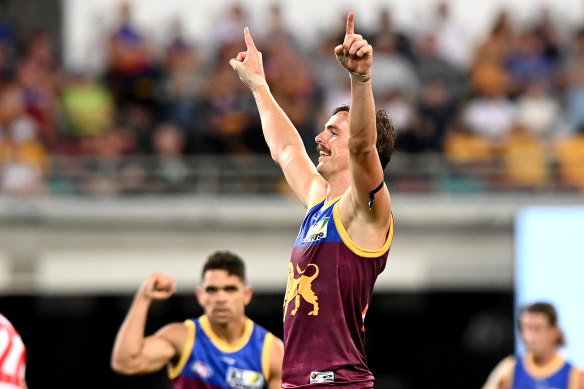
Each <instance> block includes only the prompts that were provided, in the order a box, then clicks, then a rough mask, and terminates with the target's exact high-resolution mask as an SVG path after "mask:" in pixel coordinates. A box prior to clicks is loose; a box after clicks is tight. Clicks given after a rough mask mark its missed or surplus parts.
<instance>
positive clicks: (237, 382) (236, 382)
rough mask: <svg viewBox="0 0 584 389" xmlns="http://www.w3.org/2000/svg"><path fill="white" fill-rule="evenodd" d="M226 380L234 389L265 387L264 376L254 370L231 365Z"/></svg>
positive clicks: (258, 388) (259, 388)
mask: <svg viewBox="0 0 584 389" xmlns="http://www.w3.org/2000/svg"><path fill="white" fill-rule="evenodd" d="M225 382H227V385H229V387H230V388H233V389H261V388H263V387H264V376H263V375H262V374H261V373H260V372H257V371H254V370H244V369H237V368H235V367H230V368H229V369H228V370H227V376H226V377H225Z"/></svg>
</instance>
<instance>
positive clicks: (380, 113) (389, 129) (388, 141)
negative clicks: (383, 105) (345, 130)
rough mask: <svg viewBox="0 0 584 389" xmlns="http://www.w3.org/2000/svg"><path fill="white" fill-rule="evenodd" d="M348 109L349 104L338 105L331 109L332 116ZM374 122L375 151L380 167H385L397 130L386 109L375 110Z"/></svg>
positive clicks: (391, 151)
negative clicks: (375, 135) (375, 132)
mask: <svg viewBox="0 0 584 389" xmlns="http://www.w3.org/2000/svg"><path fill="white" fill-rule="evenodd" d="M349 110H350V106H349V105H340V106H338V107H337V108H335V109H334V110H333V116H334V115H336V114H337V113H339V112H349ZM375 124H376V126H377V144H376V147H377V153H378V154H379V160H380V161H381V168H382V169H385V167H386V166H387V164H388V163H389V161H390V160H391V155H392V154H393V149H394V148H395V139H396V138H397V132H396V131H395V128H394V127H393V124H392V123H391V119H390V118H389V115H388V114H387V111H385V110H383V109H378V110H376V111H375Z"/></svg>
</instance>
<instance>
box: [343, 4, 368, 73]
mask: <svg viewBox="0 0 584 389" xmlns="http://www.w3.org/2000/svg"><path fill="white" fill-rule="evenodd" d="M335 54H336V56H337V59H338V60H339V62H340V63H341V64H342V65H343V66H344V67H345V69H347V70H348V71H350V72H353V73H356V74H358V75H364V76H365V75H369V74H370V73H371V63H372V61H373V47H372V46H371V45H370V44H369V43H368V42H367V41H366V40H365V39H363V36H362V35H359V34H355V14H354V13H353V12H350V13H349V16H348V17H347V30H346V32H345V40H344V41H343V44H341V45H338V46H337V47H335Z"/></svg>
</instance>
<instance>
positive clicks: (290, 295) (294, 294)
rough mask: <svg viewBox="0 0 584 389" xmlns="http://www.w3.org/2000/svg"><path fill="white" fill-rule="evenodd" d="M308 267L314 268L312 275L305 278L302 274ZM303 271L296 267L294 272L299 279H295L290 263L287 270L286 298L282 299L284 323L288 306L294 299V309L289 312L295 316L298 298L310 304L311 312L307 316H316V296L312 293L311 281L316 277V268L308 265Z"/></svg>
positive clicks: (298, 303) (298, 305)
mask: <svg viewBox="0 0 584 389" xmlns="http://www.w3.org/2000/svg"><path fill="white" fill-rule="evenodd" d="M309 266H313V267H314V268H315V271H314V274H313V275H311V276H305V275H304V272H305V271H306V269H308V267H309ZM306 269H304V270H300V267H299V266H298V265H296V271H297V272H298V274H299V275H300V277H298V278H296V277H295V276H294V265H292V262H290V267H289V270H288V283H287V284H286V297H285V298H284V321H286V315H287V314H288V304H290V302H291V301H292V299H294V309H293V310H292V311H291V312H290V314H291V315H292V316H294V315H296V312H297V311H298V308H300V301H301V300H300V297H302V298H303V299H304V301H306V302H308V303H310V304H312V311H310V312H309V313H308V314H309V315H314V316H318V296H317V295H316V294H314V292H313V291H312V281H313V280H314V279H315V278H316V277H318V266H316V265H314V264H312V263H310V264H308V266H307V267H306Z"/></svg>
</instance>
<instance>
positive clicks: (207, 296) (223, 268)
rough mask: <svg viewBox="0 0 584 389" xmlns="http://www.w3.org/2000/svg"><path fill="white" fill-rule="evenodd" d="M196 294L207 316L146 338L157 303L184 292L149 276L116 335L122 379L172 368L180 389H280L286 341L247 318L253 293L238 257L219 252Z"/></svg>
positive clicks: (164, 278)
mask: <svg viewBox="0 0 584 389" xmlns="http://www.w3.org/2000/svg"><path fill="white" fill-rule="evenodd" d="M202 279H203V282H202V285H201V286H200V287H198V288H197V290H196V296H197V300H198V302H199V304H200V305H201V306H202V307H203V309H204V311H205V313H204V315H202V316H200V317H199V318H197V319H188V320H185V321H184V322H183V323H171V324H168V325H166V326H164V327H162V328H161V329H160V330H158V331H157V332H156V333H155V334H154V335H151V336H146V337H145V336H144V327H145V324H146V318H147V315H148V310H149V308H150V304H151V303H152V301H154V300H166V299H168V298H169V297H170V296H172V295H173V294H174V293H175V292H176V287H175V283H174V281H173V280H172V279H171V278H169V277H167V276H165V275H163V274H153V275H151V276H150V277H148V278H147V279H146V280H145V281H144V282H143V284H142V286H141V287H140V289H139V290H138V292H137V293H136V296H135V298H134V301H133V303H132V306H131V308H130V310H129V312H128V314H127V316H126V319H125V320H124V322H123V324H122V326H121V328H120V330H119V331H118V335H117V337H116V341H115V345H114V349H113V353H112V361H111V362H112V368H113V369H114V370H115V371H117V372H119V373H122V374H140V373H150V372H155V371H159V370H160V369H162V368H164V367H165V366H168V374H169V377H170V379H171V380H172V385H173V388H174V389H187V388H188V389H220V388H246V389H263V388H267V389H279V388H281V373H282V353H283V345H282V341H281V340H280V339H278V338H276V337H275V336H274V335H272V334H271V333H270V332H268V331H266V330H265V329H264V328H262V327H261V326H259V325H258V324H256V323H254V322H253V321H251V320H250V319H249V318H248V317H247V316H245V306H246V305H247V304H248V303H249V302H250V301H251V297H252V289H251V287H249V286H247V285H246V284H245V265H244V263H243V261H242V260H241V259H240V258H239V257H238V256H236V255H234V254H232V253H229V252H216V253H214V254H212V255H211V256H210V257H209V259H208V260H207V262H206V263H205V265H204V267H203V271H202Z"/></svg>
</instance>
